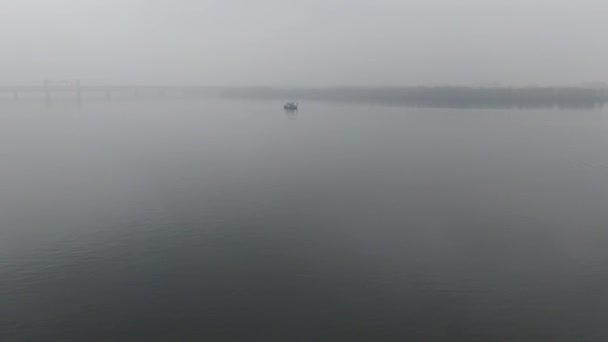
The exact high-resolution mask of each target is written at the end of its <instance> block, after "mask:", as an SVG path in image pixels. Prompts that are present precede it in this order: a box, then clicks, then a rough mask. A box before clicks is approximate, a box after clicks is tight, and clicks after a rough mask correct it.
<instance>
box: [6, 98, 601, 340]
mask: <svg viewBox="0 0 608 342" xmlns="http://www.w3.org/2000/svg"><path fill="white" fill-rule="evenodd" d="M1 106H2V108H3V109H2V111H1V112H0V191H1V196H0V340H2V341H153V340H165V341H185V340H206V341H227V340H230V341H233V340H243V341H273V340H276V341H322V340H326V341H337V340H364V341H371V340H395V341H397V340H405V339H408V338H409V339H417V340H479V341H487V340H499V341H502V340H505V341H506V340H509V341H512V340H526V341H527V340H529V341H538V340H553V341H557V340H567V341H575V340H576V341H601V340H606V339H607V338H608V325H607V323H608V248H607V247H608V153H607V151H608V112H603V111H599V110H597V111H587V110H549V109H548V110H514V111H510V110H497V109H492V110H485V109H469V110H462V109H412V108H403V107H381V106H368V105H354V104H338V103H335V104H324V103H303V104H301V108H300V112H299V113H297V114H296V115H288V114H286V113H284V112H283V110H282V103H275V102H264V101H250V102H248V101H227V100H226V101H222V100H206V101H154V100H150V101H147V102H129V101H124V102H92V103H85V104H84V106H83V107H82V108H78V107H76V106H74V105H73V104H70V103H67V102H66V103H57V104H54V105H53V106H52V107H49V108H45V107H44V106H42V105H41V104H39V103H36V102H11V101H8V100H7V101H4V102H2V103H1Z"/></svg>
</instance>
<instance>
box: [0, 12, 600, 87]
mask: <svg viewBox="0 0 608 342" xmlns="http://www.w3.org/2000/svg"><path fill="white" fill-rule="evenodd" d="M606 10H608V3H606V2H605V1H603V0H579V1H569V0H538V1H528V0H512V1H502V0H462V1H451V0H430V1H428V0H377V1H367V0H306V1H304V0H258V1H245V0H228V1H226V0H203V1H201V0H182V1H177V2H176V1H169V0H104V1H101V0H55V1H46V0H20V1H9V0H2V1H0V42H1V44H2V45H1V46H2V51H3V53H2V54H1V55H0V73H1V74H2V80H0V83H2V84H14V83H26V84H39V83H40V82H41V80H42V79H81V80H83V82H85V83H86V84H196V85H232V86H240V85H273V86H337V85H360V86H370V85H373V86H385V85H443V84H497V83H498V84H504V85H571V84H578V83H581V82H590V81H605V80H607V79H608V45H607V44H605V42H604V35H603V34H602V33H603V32H606V31H608V22H607V21H606V20H605V12H606Z"/></svg>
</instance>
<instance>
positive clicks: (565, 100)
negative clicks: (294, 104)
mask: <svg viewBox="0 0 608 342" xmlns="http://www.w3.org/2000/svg"><path fill="white" fill-rule="evenodd" d="M220 95H221V96H223V97H229V98H248V99H272V100H289V99H293V100H300V101H302V100H315V101H334V102H359V103H371V104H386V105H403V106H413V107H445V108H448V107H449V108H475V107H487V108H518V107H519V108H550V107H558V108H601V107H603V106H604V105H605V104H606V103H607V102H608V89H606V88H585V87H522V88H507V87H492V88H489V87H464V86H439V87H332V88H271V87H240V88H236V87H235V88H224V89H222V90H221V91H220Z"/></svg>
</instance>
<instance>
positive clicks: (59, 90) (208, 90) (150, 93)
mask: <svg viewBox="0 0 608 342" xmlns="http://www.w3.org/2000/svg"><path fill="white" fill-rule="evenodd" d="M219 92H220V90H219V89H218V88H213V87H202V86H94V85H82V84H81V83H80V81H45V82H44V83H43V84H42V85H32V86H10V85H4V86H0V98H11V97H12V98H13V99H20V98H22V97H28V98H29V97H40V98H44V99H46V100H47V101H51V100H52V99H53V98H54V97H55V96H57V95H58V94H62V95H64V96H65V95H67V96H70V97H73V98H74V99H75V100H77V101H79V102H81V101H82V100H83V99H84V98H86V97H97V98H106V99H112V98H113V97H121V98H141V97H147V98H169V97H172V98H175V97H179V98H185V97H201V96H210V95H217V94H219Z"/></svg>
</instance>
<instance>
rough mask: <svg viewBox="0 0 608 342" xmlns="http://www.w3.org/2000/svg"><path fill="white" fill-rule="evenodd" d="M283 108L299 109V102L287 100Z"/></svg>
mask: <svg viewBox="0 0 608 342" xmlns="http://www.w3.org/2000/svg"><path fill="white" fill-rule="evenodd" d="M283 108H284V109H285V110H298V104H297V103H295V102H287V103H286V104H285V105H284V106H283Z"/></svg>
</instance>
